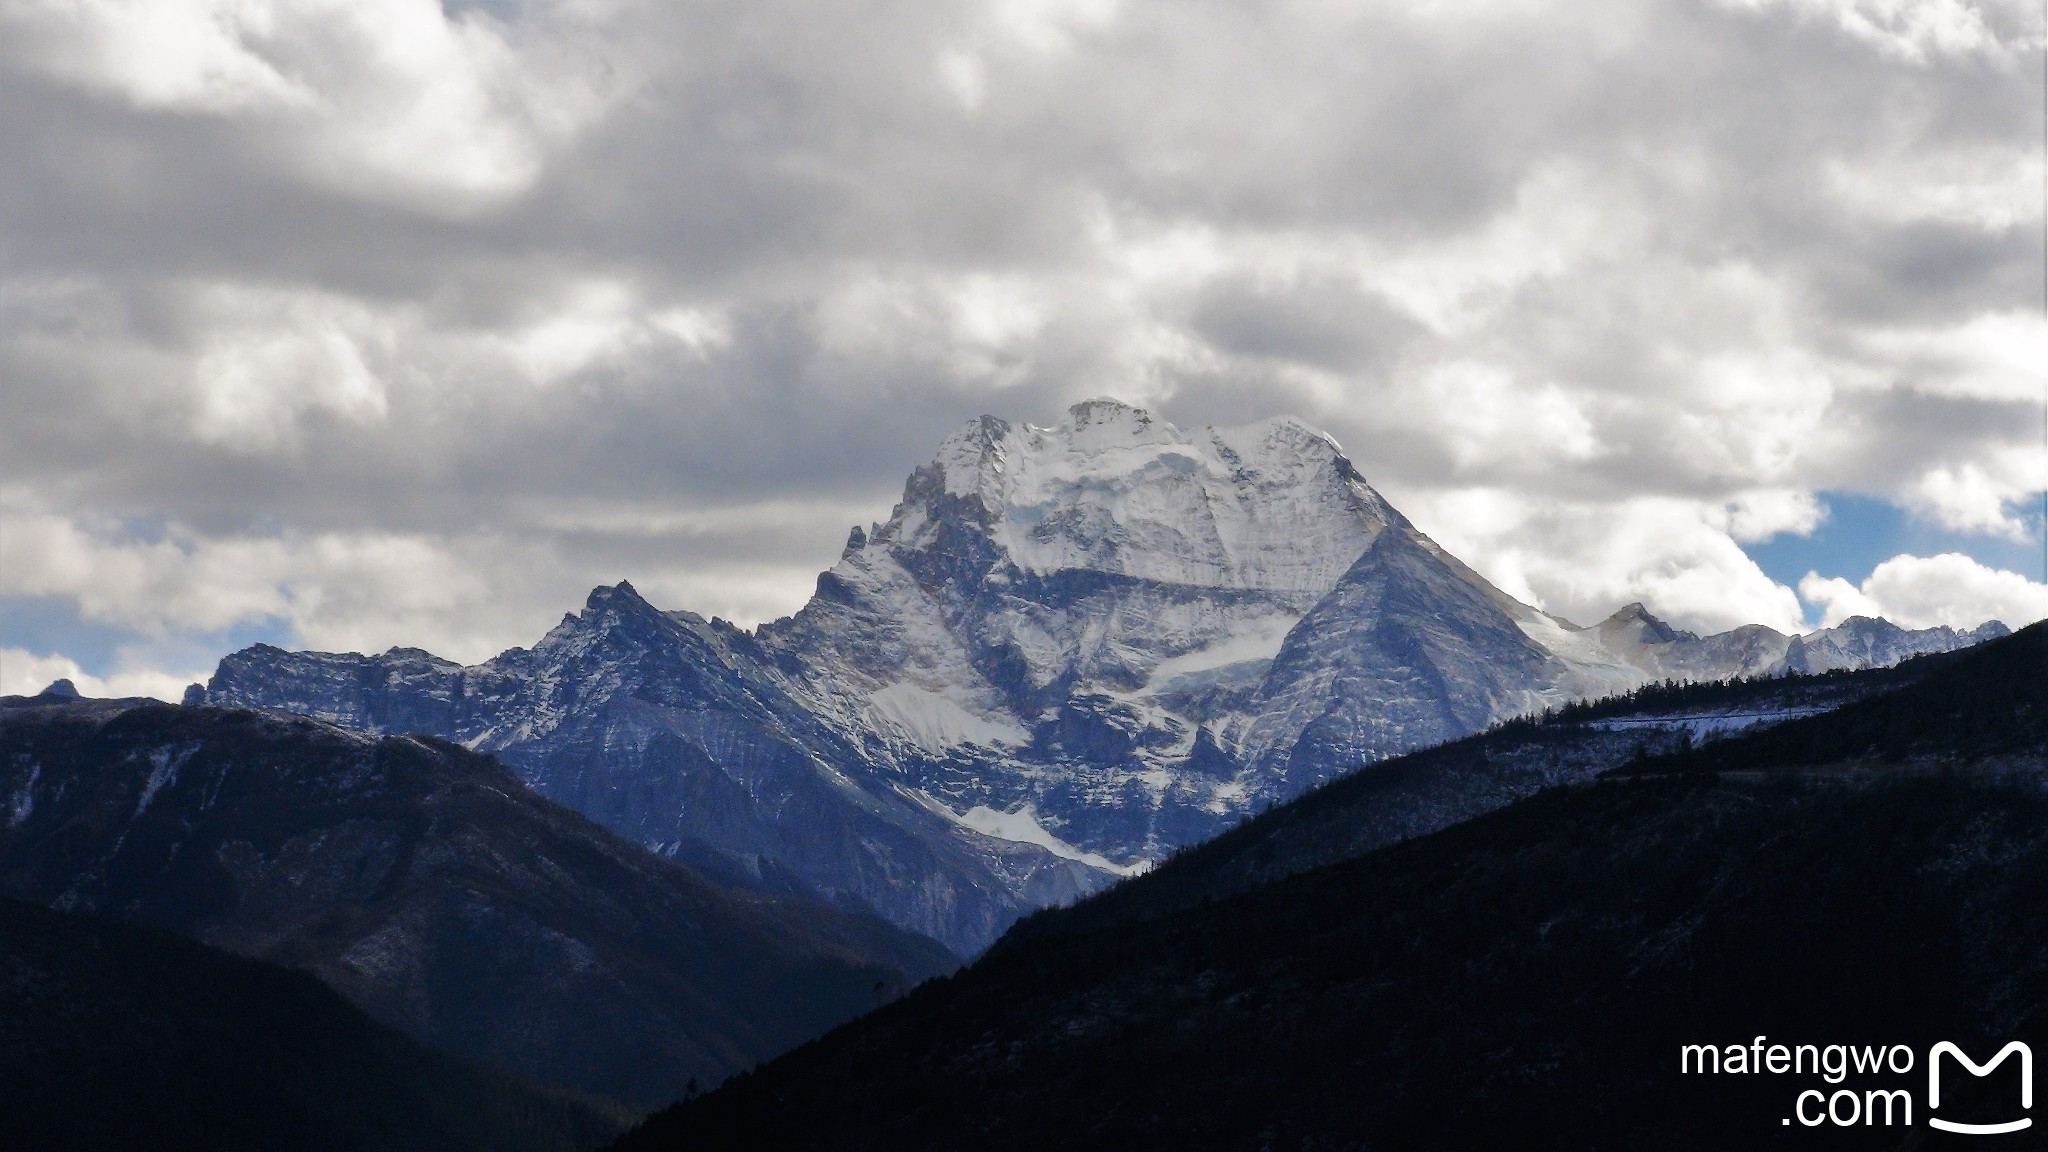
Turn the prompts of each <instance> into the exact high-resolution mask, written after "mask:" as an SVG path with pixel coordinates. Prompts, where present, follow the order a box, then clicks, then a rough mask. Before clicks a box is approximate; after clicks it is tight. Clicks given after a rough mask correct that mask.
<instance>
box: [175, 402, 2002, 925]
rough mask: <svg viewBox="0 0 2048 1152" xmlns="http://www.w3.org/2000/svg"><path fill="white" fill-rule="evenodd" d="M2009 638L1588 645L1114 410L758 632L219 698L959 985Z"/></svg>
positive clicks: (972, 453)
mask: <svg viewBox="0 0 2048 1152" xmlns="http://www.w3.org/2000/svg"><path fill="white" fill-rule="evenodd" d="M2003 632H2004V628H2003V627H2002V626H2000V625H1997V624H1990V625H1986V626H1985V627H1984V628H1981V629H1978V630H1977V631H1975V632H1971V633H1959V632H1955V631H1952V630H1950V629H1946V628H1938V629H1930V630H1926V631H1921V632H1909V631H1906V630H1904V629H1901V628H1898V627H1896V626H1894V625H1891V624H1888V623H1886V622H1884V621H1878V620H1854V621H1850V622H1848V623H1846V624H1843V625H1841V626H1839V627H1838V628H1835V629H1830V630H1826V631H1823V632H1818V633H1814V634H1811V635H1808V636H1803V637H1788V636H1785V635H1782V634H1780V633H1778V632H1775V631H1772V630H1771V629H1768V628H1763V627H1760V626H1751V627H1747V628H1740V629H1736V630H1734V631H1732V632H1727V633H1722V634H1719V635H1715V636H1707V637H1700V636H1695V635H1693V634H1691V633H1687V632H1681V631H1677V630H1675V629H1672V628H1671V627H1669V626H1668V625H1666V624H1664V623H1663V622H1662V621H1659V620H1657V619H1656V618H1655V617H1654V616H1652V615H1650V614H1649V613H1648V612H1647V611H1646V610H1645V609H1643V607H1642V606H1641V605H1631V606H1629V607H1627V608H1624V609H1622V610H1621V611H1620V612H1617V613H1616V614H1615V615H1614V616H1613V617H1611V618H1610V619H1608V620H1606V621H1602V622H1601V623H1599V624H1596V625H1594V626H1592V627H1586V628H1582V627H1580V626H1578V625H1576V624H1573V623H1571V622H1569V621H1565V620H1562V619H1559V618H1557V617H1555V616H1552V615H1549V614H1547V613H1544V612H1542V611H1540V610H1538V609H1536V608H1533V607H1531V606H1529V605H1526V604H1523V603H1520V602H1519V601H1517V600H1515V599H1514V598H1512V597H1510V596H1508V595H1507V594H1505V593H1503V592H1502V591H1500V590H1499V589H1497V588H1495V587H1494V586H1493V585H1492V584H1490V583H1488V582H1487V581H1486V580H1485V579H1484V578H1483V577H1481V576H1480V575H1479V574H1478V573H1476V572H1474V571H1473V570H1472V569H1470V568H1468V567H1466V566H1465V565H1464V564H1463V563H1461V562H1460V561H1458V560H1457V559H1456V558H1455V557H1453V556H1451V555H1449V554H1448V553H1446V552H1445V551H1444V550H1443V549H1442V548H1440V547H1438V546H1437V545H1436V544H1435V542H1433V541H1431V540H1430V539H1429V538H1428V537H1427V536H1425V535H1423V534H1422V533H1421V532H1420V531H1419V530H1417V529H1416V528H1415V527H1414V525H1412V524H1410V523H1409V522H1408V521H1407V519H1406V518H1405V517H1403V516H1402V515H1401V514H1400V513H1399V512H1398V511H1396V510H1395V509H1394V508H1393V507H1392V506H1390V505H1389V504H1387V502H1386V501H1385V500H1384V499H1382V498H1381V497H1380V495H1379V494H1378V493H1377V492H1375V491H1374V490H1373V489H1372V488H1371V487H1370V486H1369V485H1368V484H1367V483H1366V480H1365V478H1364V477H1363V476H1362V475H1360V474H1359V472H1358V470H1357V469H1356V468H1355V467H1353V465H1352V463H1351V461H1349V460H1348V459H1346V458H1345V456H1344V454H1343V453H1342V451H1341V450H1340V449H1339V448H1338V446H1337V444H1336V442H1335V441H1333V440H1331V439H1330V438H1329V437H1328V436H1327V435H1324V434H1323V433H1321V432H1319V431H1317V430H1315V429H1313V428H1311V427H1309V426H1307V425H1305V424H1303V423H1301V422H1300V421H1297V420H1293V419H1276V420H1269V421H1264V422H1261V423H1258V424H1251V425H1246V426H1242V427H1235V428H1202V429H1198V430H1193V431H1183V430H1181V429H1178V428H1175V427H1174V426H1173V425H1171V424H1168V423H1166V422H1165V421H1163V420H1160V419H1158V418H1156V417H1154V416H1152V415H1150V414H1149V413H1146V412H1145V411H1143V410H1141V409H1138V408H1134V407H1131V406H1129V405H1126V404H1122V403H1119V402H1116V401H1113V400H1092V401H1088V402H1085V403H1082V404H1077V405H1075V406H1074V407H1073V408H1072V409H1070V410H1069V411H1068V413H1067V416H1066V419H1064V420H1063V421H1061V422H1060V423H1058V424H1056V425H1054V426H1052V427H1035V426H1031V425H1026V424H1012V423H1009V422H1007V421H1003V420H999V419H995V418H993V417H982V418H980V419H978V420H976V421H973V422H972V423H970V424H969V425H967V426H966V427H965V428H963V429H961V430H960V431H959V432H958V433H956V434H954V435H953V436H951V437H950V438H948V439H947V440H946V441H945V442H944V443H943V444H942V445H941V446H940V448H939V451H938V453H937V455H936V457H935V458H934V459H933V460H932V462H931V463H929V464H926V465H924V466H922V467H920V468H918V469H917V470H916V471H915V472H913V473H912V474H911V477H910V480H909V482H908V483H907V484H906V485H905V487H904V493H903V500H902V502H901V503H900V504H898V505H897V506H896V508H895V509H894V511H893V512H892V513H891V515H890V517H889V519H888V520H887V521H886V522H883V523H880V524H876V525H872V526H870V527H868V528H865V529H863V528H855V529H854V530H853V532H852V533H851V535H850V537H849V539H848V542H847V547H846V551H845V553H844V554H843V556H842V557H841V559H840V561H839V563H838V564H836V565H835V566H834V567H833V568H832V569H831V570H830V571H828V572H826V573H824V574H823V575H821V576H820V577H819V579H818V588H817V592H816V594H815V595H814V596H813V597H812V599H811V601H810V603H809V604H807V605H806V606H805V607H804V608H803V609H802V610H801V611H799V612H798V613H797V614H796V615H795V616H792V617H789V618H787V619H784V620H779V621H776V622H774V623H772V624H767V625H764V626H762V627H761V628H760V629H758V630H756V631H755V632H752V633H747V632H743V631H740V630H738V629H735V628H732V627H730V626H728V625H724V624H723V623H722V622H711V623H707V622H706V621H704V620H703V619H702V618H700V617H696V616H694V615H691V614H689V613H664V612H660V611H658V610H656V609H654V608H652V607H651V606H648V605H647V604H646V603H645V601H643V600H641V599H640V598H639V597H638V595H637V594H636V593H634V592H633V591H632V589H631V587H630V586H629V585H624V584H621V585H619V586H617V587H615V588H601V589H599V590H598V591H597V592H595V593H593V594H592V596H591V601H590V604H589V605H588V606H587V607H586V609H585V611H584V612H583V613H582V614H580V615H577V616H571V617H568V618H565V620H564V621H563V623H562V625H561V626H560V627H558V628H557V629H556V630H555V631H554V632H552V633H550V634H549V636H548V637H547V638H545V639H544V640H543V641H542V642H541V643H540V644H539V645H537V646H536V647H535V648H533V649H531V650H527V649H515V650H513V651H512V652H508V653H506V654H504V655H502V656H500V657H498V658H496V659H494V660H492V661H490V662H489V663H487V664H483V665H478V666H476V667H474V668H460V667H458V666H456V665H453V664H449V663H447V662H445V661H435V660H434V659H433V658H432V657H430V656H427V655H426V654H425V653H420V652H416V651H406V650H394V651H392V652H388V653H385V654H384V655H383V656H378V657H363V656H355V655H326V654H316V653H297V654H294V653H286V652H282V651H280V650H278V649H274V648H256V649H250V650H247V651H245V652H240V653H236V654H235V655H233V656H230V657H228V658H227V659H226V660H225V661H223V662H222V665H221V668H220V670H219V672H218V673H217V674H216V675H215V676H214V678H213V680H212V682H211V684H210V685H209V686H208V689H207V691H206V693H205V696H206V698H207V699H208V700H209V701H211V702H215V703H234V704H246V705H255V706H263V707H278V708H288V709H292V710H295V711H302V712H307V713H309V714H312V715H315V716H318V717H320V718H322V719H327V720H330V721H333V722H336V723H341V724H345V725H351V726H355V727H359V728H363V729H366V730H372V731H381V730H386V729H391V728H400V729H406V728H410V729H424V730H429V731H433V732H436V733H438V734H440V735H444V736H447V737H449V738H451V739H456V740H461V741H464V742H466V743H469V744H470V745H472V746H473V747H478V748H482V749H485V750H489V751H495V752H498V753H499V754H500V755H502V756H503V757H504V758H505V759H506V760H507V761H508V762H510V763H511V764H513V765H514V766H515V768H517V769H518V770H519V771H520V772H522V774H524V776H525V777H526V779H528V780H529V781H530V782H531V783H532V784H533V785H534V786H535V787H536V788H538V789H539V790H540V791H542V792H543V793H544V794H547V795H550V796H552V797H554V798H556V799H558V800H562V801H564V802H566V803H570V804H572V805H574V806H576V807H578V808H580V809H582V810H583V811H585V812H586V813H588V814H590V815H592V816H593V817H595V818H597V819H599V820H601V821H603V822H605V823H607V824H610V825H611V826H613V827H614V828H617V829H619V830H620V831H622V832H624V833H626V834H628V835H631V836H634V837H636V838H639V839H641V840H642V841H643V842H646V843H650V844H655V845H658V846H661V847H663V848H664V849H665V850H667V851H669V852H671V853H675V854H684V855H688V856H690V857H691V858H693V859H696V860H698V861H699V862H703V863H712V864H716V865H720V866H724V867H729V868H736V869H741V870H745V871H747V872H749V873H750V874H752V875H755V876H764V877H778V878H781V879H783V880H785V881H786V882H787V883H790V884H792V885H799V886H802V887H806V888H810V889H813V890H816V891H819V892H822V893H824V894H826V895H828V896H831V897H833V898H835V899H839V900H841V901H842V902H844V903H847V904H849V905H853V906H863V905H864V906H870V907H873V908H876V909H877V910H879V911H881V912H882V913H883V914H884V915H887V916H888V917H890V918H891V919H893V920H895V921H896V922H898V923H900V924H904V925H906V926H909V927H912V928H915V929H917V930H919V931H923V932H926V933H928V934H930V935H933V936H936V937H937V938H939V939H941V940H944V941H945V942H947V943H948V944H949V945H951V946H953V947H954V948H955V949H956V950H958V951H962V952H971V951H973V950H975V949H977V948H979V947H980V946H982V945H983V944H985V943H986V942H987V941H988V940H990V939H992V938H993V936H994V934H996V933H998V932H1000V931H1001V929H1002V927H1003V926H1004V925H1005V924H1007V922H1008V921H1009V920H1010V919H1013V918H1014V917H1015V916H1016V915H1018V914H1020V913H1021V912H1022V911H1025V910H1028V908H1030V907H1032V906H1034V905H1036V904H1040V903H1044V902H1047V901H1051V900H1060V899H1066V898H1070V897H1072V896H1074V895H1077V894H1079V893H1081V892H1084V891H1087V890H1089V889H1091V888H1093V887H1098V886H1100V885H1101V884H1103V883H1106V882H1107V881H1108V880H1109V879H1111V878H1113V877H1114V876H1116V875H1118V874H1123V873H1128V872H1130V871H1133V870H1136V869H1140V868H1143V867H1145V866H1147V865H1148V864H1149V863H1150V862H1151V861H1154V860H1157V859H1159V858H1160V857H1161V856H1163V855H1164V854H1166V853H1167V852H1169V851H1171V850H1172V849H1174V848H1175V847H1178V846H1180V845H1184V844H1188V843H1192V842H1194V841H1197V840H1200V839H1203V838H1206V837H1208V836H1210V835H1213V834H1214V833H1216V832H1217V831H1219V830H1221V829H1222V828H1223V827H1226V826H1227V825H1228V824H1229V823H1231V822H1232V821H1234V820H1236V819H1237V818H1238V817H1239V816H1240V815H1242V814H1243V813H1245V812H1247V811H1249V810H1251V809H1254V808H1256V807H1258V806H1260V805H1263V804H1266V803H1269V802H1271V801H1274V800H1278V799H1285V798H1288V797H1291V796H1293V795H1295V794H1297V793H1299V792H1301V791H1302V790H1304V789H1306V788H1308V787H1310V786H1312V785H1313V784H1315V783H1317V782H1319V781H1321V780H1324V779H1327V778H1328V777H1329V776H1331V775H1333V774H1335V773H1339V772H1342V771H1345V770H1347V769H1349V768H1352V767H1355V766H1357V765H1359V764H1361V763H1364V762H1367V761H1370V760H1374V759H1378V758H1381V757H1385V756H1389V755H1393V754H1396V753H1399V752H1402V751H1406V750H1408V749H1412V748H1415V747H1419V746H1422V745H1427V744H1433V743H1437V742H1440V741H1443V740H1447V739H1452V738H1455V737H1457V736H1461V735H1464V734H1466V733H1469V732H1472V731H1475V730H1478V729H1480V728H1483V727H1485V726H1486V725H1488V724H1490V723H1492V722H1494V721H1496V720H1499V719H1502V718H1505V717H1508V716H1511V715H1515V714H1517V713H1521V712H1526V711H1530V710H1533V709H1536V708H1540V707H1542V706H1544V705H1546V704H1550V703H1558V702H1562V701H1564V700H1567V699H1571V698H1575V697H1579V696H1586V695H1597V694H1603V693H1606V692H1609V691H1613V690H1616V689H1620V688H1626V687H1631V686H1634V685H1636V684H1640V683H1643V682H1645V681H1647V680H1653V679H1665V678H1678V679H1715V678H1721V677H1725V676H1731V675H1751V674H1756V673H1761V672H1771V671H1777V670H1784V669H1793V670H1801V671H1806V670H1812V671H1819V670H1823V669H1826V668H1832V667H1863V666H1869V665H1875V664H1888V663H1893V662H1896V661H1897V660H1900V659H1903V658H1904V657H1906V656H1908V655H1913V654H1917V653H1920V652H1928V651H1940V650H1946V649H1950V648H1955V647H1960V646H1962V645H1965V644H1969V643H1974V642H1976V641H1977V640H1981V639H1987V638H1989V637H1990V636H1993V635H1999V634H2003Z"/></svg>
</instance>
